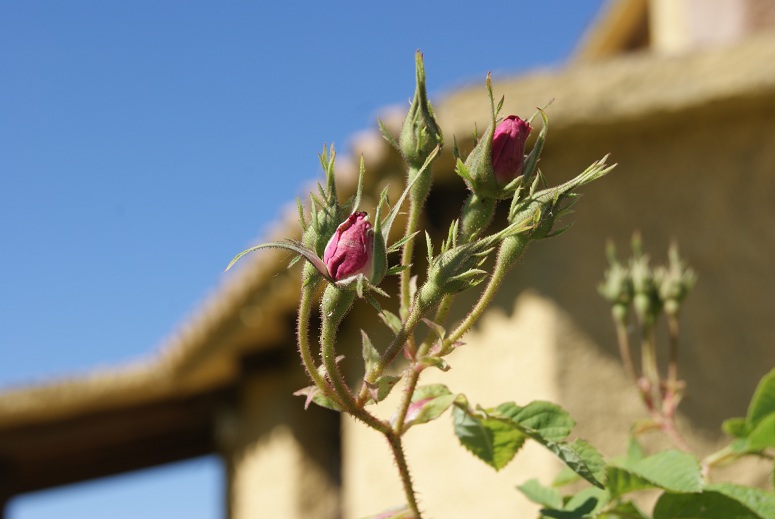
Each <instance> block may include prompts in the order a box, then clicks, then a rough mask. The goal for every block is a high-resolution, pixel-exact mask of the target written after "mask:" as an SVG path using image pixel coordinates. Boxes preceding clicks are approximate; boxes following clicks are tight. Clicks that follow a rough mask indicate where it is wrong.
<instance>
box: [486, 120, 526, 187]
mask: <svg viewBox="0 0 775 519" xmlns="http://www.w3.org/2000/svg"><path fill="white" fill-rule="evenodd" d="M530 130H531V128H530V124H529V123H528V122H527V121H523V120H522V119H520V118H519V117H517V116H516V115H509V116H508V117H506V118H505V119H504V120H503V121H501V123H500V124H499V125H498V126H497V127H496V128H495V134H494V135H493V138H492V169H493V171H494V172H495V180H497V181H498V183H499V184H501V185H506V184H508V183H509V182H511V181H512V180H514V179H515V178H517V177H518V176H519V175H520V174H521V173H522V168H523V167H524V165H525V143H526V142H527V138H528V136H529V135H530Z"/></svg>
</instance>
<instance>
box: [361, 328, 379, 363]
mask: <svg viewBox="0 0 775 519" xmlns="http://www.w3.org/2000/svg"><path fill="white" fill-rule="evenodd" d="M361 342H362V343H363V352H362V355H363V363H364V364H365V369H366V373H368V372H370V371H371V369H372V367H374V365H375V364H376V363H377V362H379V352H378V351H377V348H375V347H374V345H373V344H372V343H371V339H369V336H368V335H366V332H364V331H363V330H361Z"/></svg>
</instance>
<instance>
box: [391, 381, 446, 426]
mask: <svg viewBox="0 0 775 519" xmlns="http://www.w3.org/2000/svg"><path fill="white" fill-rule="evenodd" d="M454 401H455V395H453V394H452V393H451V392H450V391H449V389H448V388H447V386H445V385H444V384H431V385H428V386H420V387H418V388H417V389H415V390H414V393H412V399H411V403H410V404H409V408H408V409H407V410H406V417H405V418H404V429H408V428H409V427H411V426H413V425H419V424H422V423H427V422H430V421H431V420H435V419H436V418H438V417H439V416H441V415H442V414H444V411H446V410H447V409H449V406H451V405H452V402H454Z"/></svg>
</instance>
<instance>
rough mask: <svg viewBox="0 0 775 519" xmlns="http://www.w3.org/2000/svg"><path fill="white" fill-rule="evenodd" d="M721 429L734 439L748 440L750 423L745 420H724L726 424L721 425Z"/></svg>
mask: <svg viewBox="0 0 775 519" xmlns="http://www.w3.org/2000/svg"><path fill="white" fill-rule="evenodd" d="M721 429H723V431H724V432H725V433H727V434H728V435H729V436H731V437H733V438H746V437H747V436H748V433H749V432H750V431H749V430H748V422H747V421H746V420H745V418H730V419H728V420H724V423H722V424H721Z"/></svg>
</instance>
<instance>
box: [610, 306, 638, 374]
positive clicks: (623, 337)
mask: <svg viewBox="0 0 775 519" xmlns="http://www.w3.org/2000/svg"><path fill="white" fill-rule="evenodd" d="M613 313H614V324H615V326H616V342H617V343H619V355H620V356H621V358H622V364H623V365H624V370H625V371H626V372H627V375H628V376H629V377H630V378H631V379H632V381H633V382H635V383H636V384H637V382H638V373H637V372H636V371H635V364H634V363H633V362H632V355H631V353H630V338H629V334H628V333H627V323H626V321H625V320H624V319H620V318H618V316H617V315H616V310H615V309H614V311H613Z"/></svg>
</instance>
